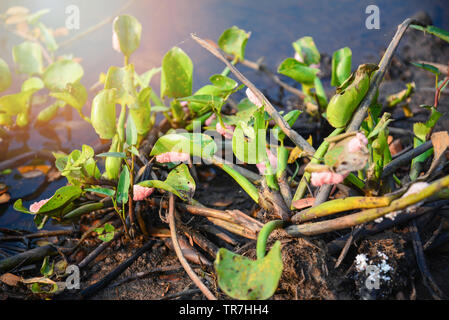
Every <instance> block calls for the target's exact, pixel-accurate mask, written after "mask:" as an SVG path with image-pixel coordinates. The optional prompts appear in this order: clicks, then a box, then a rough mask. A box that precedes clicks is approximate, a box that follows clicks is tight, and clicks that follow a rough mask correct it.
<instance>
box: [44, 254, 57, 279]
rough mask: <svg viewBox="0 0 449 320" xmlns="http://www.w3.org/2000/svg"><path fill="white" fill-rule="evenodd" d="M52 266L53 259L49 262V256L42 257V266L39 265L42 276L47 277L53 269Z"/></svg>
mask: <svg viewBox="0 0 449 320" xmlns="http://www.w3.org/2000/svg"><path fill="white" fill-rule="evenodd" d="M54 267H55V262H54V261H53V263H52V264H50V256H46V257H45V258H44V261H43V262H42V266H41V270H40V271H41V275H43V276H44V277H49V276H51V275H52V274H53V271H54Z"/></svg>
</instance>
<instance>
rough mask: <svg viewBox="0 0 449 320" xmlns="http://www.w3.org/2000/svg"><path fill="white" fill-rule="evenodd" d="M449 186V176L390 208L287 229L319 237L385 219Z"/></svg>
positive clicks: (369, 210) (295, 233)
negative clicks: (391, 213)
mask: <svg viewBox="0 0 449 320" xmlns="http://www.w3.org/2000/svg"><path fill="white" fill-rule="evenodd" d="M448 186H449V175H448V176H445V177H444V178H441V179H439V180H436V181H435V182H433V183H432V184H431V185H429V186H428V187H426V188H424V189H423V190H421V192H420V193H417V194H411V195H409V196H407V197H404V198H400V199H397V200H394V201H392V202H391V204H390V205H389V206H388V207H382V208H374V209H368V210H363V211H360V212H357V213H354V214H349V215H346V216H343V217H340V218H335V219H332V220H326V221H320V222H315V223H309V224H301V225H293V226H289V227H288V228H286V231H287V232H288V233H289V234H290V235H291V236H303V235H309V236H310V235H317V234H321V233H326V232H330V231H335V230H340V229H346V228H350V227H353V226H356V225H359V224H362V223H365V222H368V221H372V220H375V219H378V218H380V217H383V216H384V215H386V214H387V213H390V212H394V211H399V210H403V209H405V208H407V207H409V206H411V205H414V204H417V203H419V202H421V201H423V200H426V199H427V198H429V197H431V196H433V195H435V194H437V193H438V192H439V191H440V190H442V189H443V188H446V187H448Z"/></svg>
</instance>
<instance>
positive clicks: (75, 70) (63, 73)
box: [42, 59, 84, 91]
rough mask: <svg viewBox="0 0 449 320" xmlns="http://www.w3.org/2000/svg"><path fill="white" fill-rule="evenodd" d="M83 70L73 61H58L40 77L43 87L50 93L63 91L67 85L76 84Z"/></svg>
mask: <svg viewBox="0 0 449 320" xmlns="http://www.w3.org/2000/svg"><path fill="white" fill-rule="evenodd" d="M83 75H84V70H83V68H82V67H81V65H80V64H79V63H78V62H75V61H73V60H68V59H66V60H58V61H56V62H54V63H53V64H51V65H50V66H49V67H48V68H47V69H46V70H45V72H44V74H43V75H42V80H44V83H45V86H46V87H47V88H48V89H49V90H51V91H63V90H64V89H65V88H66V87H67V85H68V84H69V83H72V84H73V83H75V82H78V81H79V80H80V79H81V78H82V77H83Z"/></svg>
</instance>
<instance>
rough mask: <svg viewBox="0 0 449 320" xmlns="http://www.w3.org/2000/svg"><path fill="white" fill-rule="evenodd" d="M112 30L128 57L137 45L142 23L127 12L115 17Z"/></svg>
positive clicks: (122, 50)
mask: <svg viewBox="0 0 449 320" xmlns="http://www.w3.org/2000/svg"><path fill="white" fill-rule="evenodd" d="M113 32H114V35H113V36H114V37H115V38H116V39H117V40H118V43H119V47H120V51H121V52H122V53H123V54H124V55H125V56H127V57H129V56H130V55H131V54H132V53H133V52H134V51H135V50H136V49H137V48H138V47H139V45H140V36H141V34H142V25H141V24H140V22H139V21H138V20H137V19H136V18H135V17H133V16H130V15H127V14H124V15H120V16H118V17H116V18H115V19H114V22H113Z"/></svg>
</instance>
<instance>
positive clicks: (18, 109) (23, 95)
mask: <svg viewBox="0 0 449 320" xmlns="http://www.w3.org/2000/svg"><path fill="white" fill-rule="evenodd" d="M35 91H36V90H27V91H23V92H19V93H14V94H7V95H4V96H2V97H0V111H2V112H4V113H6V114H7V115H9V116H15V115H18V114H21V113H22V114H23V113H25V114H27V113H28V108H29V102H30V98H31V96H32V95H33V94H34V93H35Z"/></svg>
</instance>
